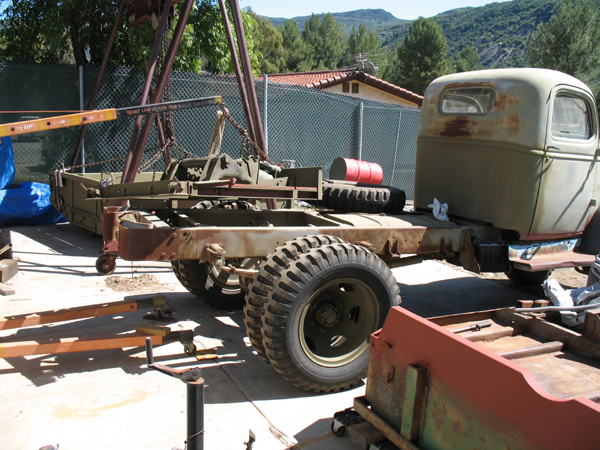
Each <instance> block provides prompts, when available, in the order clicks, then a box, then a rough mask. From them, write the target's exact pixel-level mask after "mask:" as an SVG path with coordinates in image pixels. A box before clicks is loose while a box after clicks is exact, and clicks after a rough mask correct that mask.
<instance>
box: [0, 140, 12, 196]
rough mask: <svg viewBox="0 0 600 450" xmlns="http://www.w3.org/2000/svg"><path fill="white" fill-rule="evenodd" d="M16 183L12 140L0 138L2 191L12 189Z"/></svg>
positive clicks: (0, 187) (0, 182)
mask: <svg viewBox="0 0 600 450" xmlns="http://www.w3.org/2000/svg"><path fill="white" fill-rule="evenodd" d="M14 181H15V158H14V156H13V148H12V138H11V137H10V136H6V137H3V138H0V189H6V188H7V187H10V185H11V184H13V183H14Z"/></svg>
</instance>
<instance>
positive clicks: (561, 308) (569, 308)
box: [515, 303, 600, 313]
mask: <svg viewBox="0 0 600 450" xmlns="http://www.w3.org/2000/svg"><path fill="white" fill-rule="evenodd" d="M594 308H600V304H599V303H589V304H587V305H577V306H540V307H536V308H515V312H518V313H530V312H535V313H542V312H548V311H573V312H579V311H587V310H588V309H594Z"/></svg>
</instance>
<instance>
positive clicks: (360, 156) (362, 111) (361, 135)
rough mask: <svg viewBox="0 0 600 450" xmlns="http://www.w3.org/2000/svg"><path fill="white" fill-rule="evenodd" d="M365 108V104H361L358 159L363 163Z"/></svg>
mask: <svg viewBox="0 0 600 450" xmlns="http://www.w3.org/2000/svg"><path fill="white" fill-rule="evenodd" d="M364 107H365V103H364V102H360V110H359V114H358V155H357V158H356V159H357V160H359V161H362V140H363V118H364Z"/></svg>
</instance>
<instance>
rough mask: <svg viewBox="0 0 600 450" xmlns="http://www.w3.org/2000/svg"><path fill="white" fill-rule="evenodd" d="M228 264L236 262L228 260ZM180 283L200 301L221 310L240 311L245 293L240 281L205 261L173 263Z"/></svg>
mask: <svg viewBox="0 0 600 450" xmlns="http://www.w3.org/2000/svg"><path fill="white" fill-rule="evenodd" d="M228 262H235V261H231V260H228ZM171 266H172V267H173V272H174V273H175V276H176V277H177V279H178V280H179V282H180V283H181V284H182V285H183V287H185V288H186V289H187V290H188V291H190V292H191V293H192V294H194V295H195V296H196V298H198V299H199V300H200V301H202V302H203V303H206V304H207V305H210V306H212V307H214V308H219V309H226V310H232V309H240V308H241V307H242V306H243V304H244V292H243V291H242V289H241V287H240V279H239V277H238V276H237V275H232V274H229V273H227V272H224V271H222V270H219V269H217V268H216V267H215V266H213V265H212V264H210V263H208V262H204V261H197V260H191V261H183V260H182V261H172V262H171Z"/></svg>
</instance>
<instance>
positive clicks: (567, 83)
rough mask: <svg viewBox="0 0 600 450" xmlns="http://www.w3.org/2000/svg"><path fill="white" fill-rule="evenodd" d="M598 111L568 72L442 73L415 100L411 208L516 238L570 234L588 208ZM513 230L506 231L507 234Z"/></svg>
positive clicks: (593, 191) (595, 189) (591, 206)
mask: <svg viewBox="0 0 600 450" xmlns="http://www.w3.org/2000/svg"><path fill="white" fill-rule="evenodd" d="M597 149H598V118H597V109H596V103H595V100H594V96H593V94H592V92H591V90H590V89H589V87H587V86H586V85H585V84H584V83H582V82H581V81H579V80H578V79H576V78H574V77H572V76H569V75H566V74H563V73H560V72H556V71H551V70H546V69H497V70H484V71H475V72H465V73H458V74H452V75H447V76H444V77H441V78H438V79H437V80H435V81H433V82H432V83H431V85H430V86H429V87H428V88H427V91H426V92H425V96H424V99H423V106H422V112H421V121H420V125H419V134H418V141H417V165H416V176H415V206H416V208H417V209H426V208H427V205H428V204H429V203H432V201H433V199H434V198H438V200H440V201H441V202H442V203H448V205H449V213H450V214H451V215H452V216H454V217H458V218H464V219H467V220H472V221H479V222H483V223H487V224H491V225H493V226H494V227H496V228H499V229H501V230H507V231H508V232H509V233H508V234H512V235H513V236H514V238H515V239H517V240H520V241H536V240H548V239H554V238H569V237H577V236H580V235H581V234H582V233H583V231H584V229H585V227H586V225H587V223H588V221H589V220H590V219H591V217H592V215H593V214H594V212H595V211H596V209H597V198H598V197H597V196H598V195H599V194H600V185H599V181H598V179H597V178H598V174H597V164H596V163H597V160H598V154H597ZM513 232H514V233H513Z"/></svg>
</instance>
